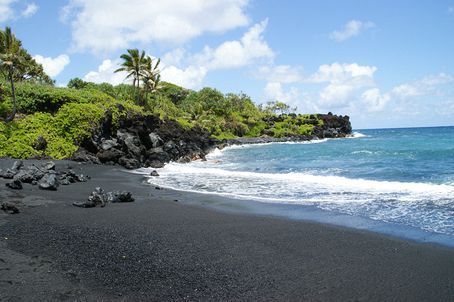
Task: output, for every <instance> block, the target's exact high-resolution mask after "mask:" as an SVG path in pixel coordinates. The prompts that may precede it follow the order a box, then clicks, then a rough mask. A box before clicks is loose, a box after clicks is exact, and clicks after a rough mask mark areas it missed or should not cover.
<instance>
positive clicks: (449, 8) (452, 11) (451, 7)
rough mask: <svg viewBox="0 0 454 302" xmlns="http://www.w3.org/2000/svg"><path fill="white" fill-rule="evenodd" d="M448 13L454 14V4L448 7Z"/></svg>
mask: <svg viewBox="0 0 454 302" xmlns="http://www.w3.org/2000/svg"><path fill="white" fill-rule="evenodd" d="M448 13H450V14H454V6H450V7H448Z"/></svg>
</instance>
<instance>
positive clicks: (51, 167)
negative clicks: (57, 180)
mask: <svg viewBox="0 0 454 302" xmlns="http://www.w3.org/2000/svg"><path fill="white" fill-rule="evenodd" d="M43 168H44V169H46V170H48V171H49V170H55V163H54V162H53V161H50V162H47V163H45V164H44V166H43Z"/></svg>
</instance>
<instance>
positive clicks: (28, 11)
mask: <svg viewBox="0 0 454 302" xmlns="http://www.w3.org/2000/svg"><path fill="white" fill-rule="evenodd" d="M37 11H38V5H36V4H35V3H29V4H27V7H26V8H25V9H24V10H23V11H22V14H21V15H22V17H24V18H29V17H31V16H33V15H34V14H36V12H37Z"/></svg>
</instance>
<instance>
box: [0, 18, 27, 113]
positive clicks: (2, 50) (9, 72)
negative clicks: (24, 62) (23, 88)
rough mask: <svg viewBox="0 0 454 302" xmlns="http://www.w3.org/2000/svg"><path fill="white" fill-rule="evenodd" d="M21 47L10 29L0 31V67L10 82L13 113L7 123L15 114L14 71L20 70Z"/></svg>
mask: <svg viewBox="0 0 454 302" xmlns="http://www.w3.org/2000/svg"><path fill="white" fill-rule="evenodd" d="M21 46H22V45H21V42H20V41H19V40H18V39H17V38H16V36H15V35H14V34H13V33H12V32H11V28H9V27H6V28H5V31H0V67H1V69H2V71H3V72H5V73H6V77H7V78H8V80H9V81H10V84H11V97H12V99H13V112H12V113H11V115H10V116H9V117H8V118H7V119H6V121H7V122H10V121H12V120H13V119H14V117H15V116H16V112H17V104H16V91H15V88H14V71H15V70H16V69H18V68H20V65H21V53H22V52H21V48H22V47H21Z"/></svg>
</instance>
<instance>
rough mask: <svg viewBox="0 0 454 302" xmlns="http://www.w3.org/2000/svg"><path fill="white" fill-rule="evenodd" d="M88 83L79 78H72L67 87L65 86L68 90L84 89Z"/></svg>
mask: <svg viewBox="0 0 454 302" xmlns="http://www.w3.org/2000/svg"><path fill="white" fill-rule="evenodd" d="M88 84H89V83H88V82H85V81H84V80H82V79H80V78H74V79H71V80H69V82H68V85H66V86H67V87H68V88H74V89H84V88H86V87H87V86H88Z"/></svg>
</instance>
